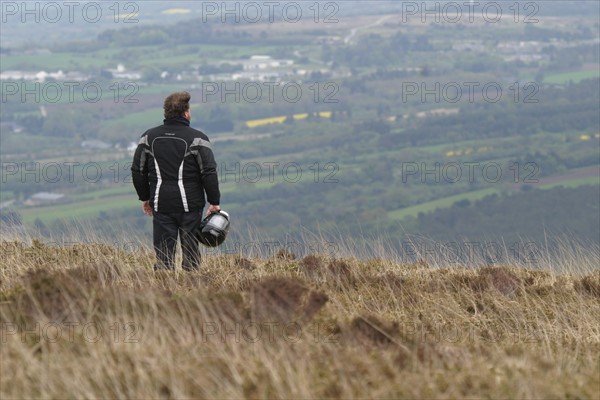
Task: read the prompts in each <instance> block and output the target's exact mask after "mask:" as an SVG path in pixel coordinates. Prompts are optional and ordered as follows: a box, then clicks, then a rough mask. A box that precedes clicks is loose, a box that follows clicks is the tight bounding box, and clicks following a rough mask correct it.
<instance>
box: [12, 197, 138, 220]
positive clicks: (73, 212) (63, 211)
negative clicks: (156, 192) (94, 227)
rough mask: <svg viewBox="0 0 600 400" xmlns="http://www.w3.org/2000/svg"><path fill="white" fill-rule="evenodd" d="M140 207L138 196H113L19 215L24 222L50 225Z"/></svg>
mask: <svg viewBox="0 0 600 400" xmlns="http://www.w3.org/2000/svg"><path fill="white" fill-rule="evenodd" d="M138 207H140V205H139V201H138V199H137V196H135V195H127V196H112V197H109V198H100V199H93V200H86V201H78V202H77V206H74V205H73V204H70V203H66V204H58V205H53V206H40V207H23V208H21V209H19V213H20V214H21V217H22V218H23V222H26V223H33V222H34V221H35V220H36V219H37V218H39V219H40V220H41V221H42V222H43V223H45V224H46V223H49V222H51V221H53V220H57V219H65V220H76V219H83V218H94V217H98V214H99V213H100V212H101V211H105V212H107V213H110V212H111V210H115V209H119V210H123V209H134V208H138Z"/></svg>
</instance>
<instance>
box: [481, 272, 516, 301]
mask: <svg viewBox="0 0 600 400" xmlns="http://www.w3.org/2000/svg"><path fill="white" fill-rule="evenodd" d="M471 284H472V288H473V290H475V291H485V290H490V289H495V290H497V291H498V292H500V293H502V294H503V295H505V296H512V295H514V294H515V293H516V292H517V290H518V289H519V287H520V286H521V281H520V279H519V278H518V277H517V276H516V275H515V273H514V272H512V271H511V270H510V269H509V268H507V267H485V268H481V269H480V270H479V276H478V278H477V279H475V280H473V281H472V282H471Z"/></svg>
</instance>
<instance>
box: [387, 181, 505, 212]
mask: <svg viewBox="0 0 600 400" xmlns="http://www.w3.org/2000/svg"><path fill="white" fill-rule="evenodd" d="M494 193H500V190H498V189H491V188H490V189H481V190H476V191H473V192H468V193H461V194H457V195H454V196H448V197H444V198H441V199H437V200H432V201H428V202H426V203H423V204H418V205H416V206H411V207H405V208H401V209H398V210H393V211H389V212H388V214H387V215H388V217H390V218H391V219H395V220H401V219H404V218H406V217H416V216H417V215H419V213H421V212H422V213H427V212H430V211H434V210H436V209H438V208H448V207H452V205H453V204H454V203H456V202H457V201H461V200H469V201H475V200H481V199H483V198H484V197H486V196H489V195H491V194H494Z"/></svg>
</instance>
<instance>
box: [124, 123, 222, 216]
mask: <svg viewBox="0 0 600 400" xmlns="http://www.w3.org/2000/svg"><path fill="white" fill-rule="evenodd" d="M189 124H190V123H189V121H188V120H187V119H185V118H176V119H165V120H164V124H163V125H160V126H157V127H155V128H151V129H148V130H147V131H146V132H145V133H144V134H143V135H142V137H141V139H140V142H139V144H138V146H137V149H136V151H135V155H134V156H133V164H132V165H131V176H132V178H133V185H134V186H135V190H136V192H137V194H138V196H139V198H140V200H142V201H146V200H150V205H151V206H152V208H153V209H154V211H156V212H162V213H177V212H188V211H196V210H199V209H202V208H203V207H204V205H205V197H204V192H206V200H208V202H209V203H210V204H214V205H218V204H219V201H220V192H219V181H218V179H217V164H216V162H215V158H214V155H213V152H212V149H211V146H210V142H209V140H208V137H207V136H206V135H205V134H204V133H202V132H200V131H199V130H196V129H193V128H191V127H190V126H189Z"/></svg>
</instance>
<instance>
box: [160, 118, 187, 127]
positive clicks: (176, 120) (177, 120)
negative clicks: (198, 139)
mask: <svg viewBox="0 0 600 400" xmlns="http://www.w3.org/2000/svg"><path fill="white" fill-rule="evenodd" d="M163 123H164V124H165V125H186V126H190V121H188V120H187V119H185V118H183V117H175V118H167V119H164V120H163Z"/></svg>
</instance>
